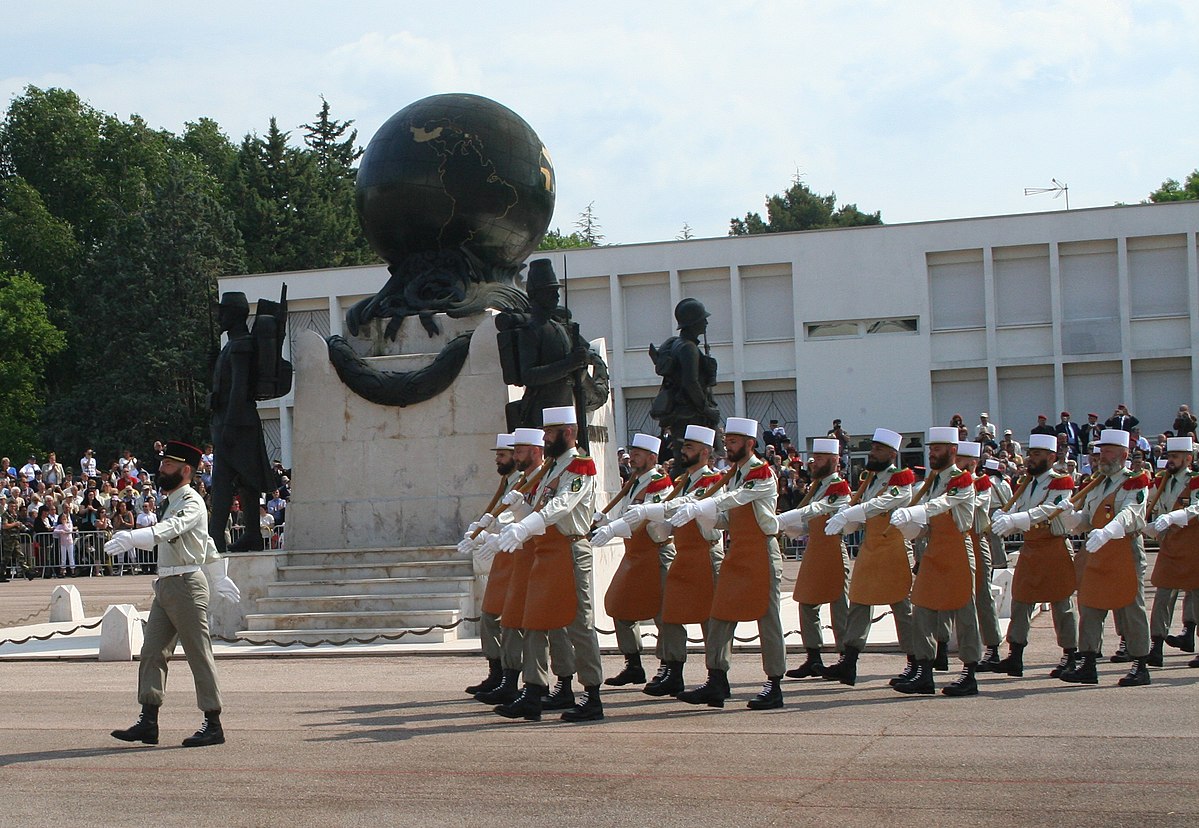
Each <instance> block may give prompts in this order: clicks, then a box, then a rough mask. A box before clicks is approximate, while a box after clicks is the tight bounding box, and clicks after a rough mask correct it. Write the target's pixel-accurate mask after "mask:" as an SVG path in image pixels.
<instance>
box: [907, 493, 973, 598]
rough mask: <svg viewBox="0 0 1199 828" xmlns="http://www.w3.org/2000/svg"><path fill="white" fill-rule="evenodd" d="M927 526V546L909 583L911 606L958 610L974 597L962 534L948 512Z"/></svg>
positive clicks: (968, 560) (967, 555)
mask: <svg viewBox="0 0 1199 828" xmlns="http://www.w3.org/2000/svg"><path fill="white" fill-rule="evenodd" d="M928 527H929V532H928V546H926V547H925V548H924V555H923V556H922V557H921V558H920V571H919V572H917V573H916V582H915V583H914V584H912V604H913V605H915V606H917V607H923V608H924V609H929V610H937V611H938V612H940V611H947V610H958V609H961V608H962V607H964V606H966V604H968V603H970V599H971V598H972V597H973V596H974V577H973V575H972V574H971V573H970V551H969V550H968V549H967V548H966V535H964V534H963V533H962V532H960V531H958V526H957V524H956V523H955V522H954V520H953V515H952V514H950V513H949V512H942V513H941V514H939V515H936V516H935V517H933V518H932V519H931V520H929V522H928Z"/></svg>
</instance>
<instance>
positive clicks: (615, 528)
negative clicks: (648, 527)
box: [604, 518, 633, 538]
mask: <svg viewBox="0 0 1199 828" xmlns="http://www.w3.org/2000/svg"><path fill="white" fill-rule="evenodd" d="M604 528H605V529H611V530H612V537H614V538H631V537H633V530H632V528H631V527H630V526H629V522H628V521H627V520H625V519H624V518H617V519H616V520H613V521H611V522H609V523H608V525H607V526H606V527H604Z"/></svg>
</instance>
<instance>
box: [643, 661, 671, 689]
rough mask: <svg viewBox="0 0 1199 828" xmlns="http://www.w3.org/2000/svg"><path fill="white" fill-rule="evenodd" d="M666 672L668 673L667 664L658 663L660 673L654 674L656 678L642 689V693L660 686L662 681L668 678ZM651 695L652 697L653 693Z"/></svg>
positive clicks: (663, 662)
mask: <svg viewBox="0 0 1199 828" xmlns="http://www.w3.org/2000/svg"><path fill="white" fill-rule="evenodd" d="M666 672H667V669H666V662H665V661H660V662H658V672H656V673H654V677H653V678H652V679H650V680H649V682H648V683H647V684H646V685H645V687H642V688H641V692H643V693H644V692H646V691H647V690H649V689H651V688H653V687H657V686H658V684H659V683H661V681H662V679H664V678H666ZM649 695H651V696H652V695H653V693H650V694H649Z"/></svg>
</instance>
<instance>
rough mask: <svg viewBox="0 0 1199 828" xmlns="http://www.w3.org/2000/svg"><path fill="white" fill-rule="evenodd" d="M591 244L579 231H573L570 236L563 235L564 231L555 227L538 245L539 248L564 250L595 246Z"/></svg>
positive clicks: (548, 231) (547, 232)
mask: <svg viewBox="0 0 1199 828" xmlns="http://www.w3.org/2000/svg"><path fill="white" fill-rule="evenodd" d="M594 246H595V245H593V244H589V243H588V242H587V240H586V239H584V238H583V237H582V236H581V235H579V234H578V233H571V234H570V235H569V236H564V235H562V231H561V230H559V229H557V228H555V229H553V230H547V231H546V234H545V236H544V237H543V238H542V239H541V243H540V244H539V245H537V249H538V250H563V249H570V248H574V247H594Z"/></svg>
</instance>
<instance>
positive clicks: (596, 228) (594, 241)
mask: <svg viewBox="0 0 1199 828" xmlns="http://www.w3.org/2000/svg"><path fill="white" fill-rule="evenodd" d="M594 207H595V202H594V201H592V202H591V203H589V204H588V205H587V207H586V209H584V210H583V212H581V213H579V220H578V221H576V222H575V227H577V228H579V233H578V235H579V238H581V239H582V240H583V241H584V242H586V243H587V246H588V247H598V246H599V243H600V242H602V241H603V240H604V234H603V233H601V232H600V223H599V219H597V218H596V217H595V210H594V209H593V208H594ZM571 235H574V234H573V233H572V234H571Z"/></svg>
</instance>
